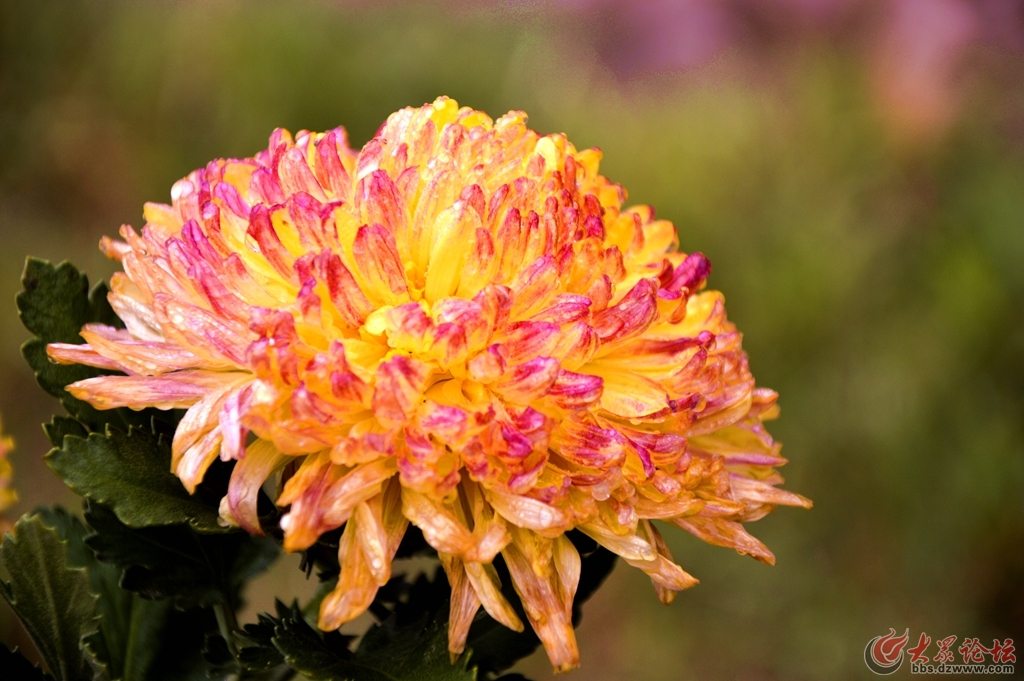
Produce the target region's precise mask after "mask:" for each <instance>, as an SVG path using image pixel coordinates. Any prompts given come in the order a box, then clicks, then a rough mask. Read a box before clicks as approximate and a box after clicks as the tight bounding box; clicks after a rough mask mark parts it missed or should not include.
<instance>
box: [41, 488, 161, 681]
mask: <svg viewBox="0 0 1024 681" xmlns="http://www.w3.org/2000/svg"><path fill="white" fill-rule="evenodd" d="M37 513H38V514H39V516H40V517H41V518H42V519H43V522H44V523H45V524H46V525H48V526H50V527H53V528H54V529H55V530H56V531H57V533H58V534H59V535H60V537H61V539H62V540H63V541H65V542H66V543H67V549H68V564H69V565H70V566H71V567H83V568H85V570H86V573H87V574H88V575H89V585H90V589H91V591H92V593H93V595H95V596H97V597H98V599H99V600H98V603H97V609H98V612H99V615H100V620H99V631H98V632H96V633H94V634H93V635H91V636H89V637H87V638H86V639H85V640H84V650H85V652H86V655H87V656H89V658H88V659H89V663H90V665H91V666H92V667H93V670H94V671H95V673H96V678H107V679H122V680H123V681H136V680H138V681H145V680H146V679H149V678H150V676H151V674H152V673H153V671H154V669H153V666H154V662H155V660H156V658H157V655H158V654H159V653H160V651H161V649H162V647H163V646H165V645H167V644H168V642H171V641H174V640H175V639H174V632H168V631H166V626H165V625H166V623H167V622H168V621H169V617H168V616H169V614H170V613H171V610H172V602H171V601H170V600H168V599H164V600H160V601H153V600H148V599H145V598H142V597H140V596H138V595H136V594H133V593H132V592H130V591H127V590H125V589H122V588H120V586H119V582H120V579H121V570H120V569H118V568H117V567H115V566H114V565H110V564H107V563H102V562H100V561H99V560H97V559H96V555H95V554H94V553H93V551H92V549H90V548H89V547H88V546H86V544H85V537H86V534H87V533H88V531H89V530H88V529H87V528H86V526H85V525H84V524H83V523H82V521H80V520H79V519H78V518H77V517H76V516H74V515H72V514H70V513H68V512H67V511H66V510H64V509H63V508H59V507H58V508H54V509H49V508H43V509H39V510H38V511H37Z"/></svg>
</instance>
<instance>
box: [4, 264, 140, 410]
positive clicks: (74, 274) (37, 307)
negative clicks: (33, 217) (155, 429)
mask: <svg viewBox="0 0 1024 681" xmlns="http://www.w3.org/2000/svg"><path fill="white" fill-rule="evenodd" d="M21 281H22V287H23V288H22V291H21V293H19V294H18V297H17V304H18V312H19V314H20V316H21V321H22V323H23V324H24V325H25V328H27V329H28V330H29V331H30V332H31V333H32V334H33V335H34V336H35V338H32V339H30V340H28V341H26V342H25V344H24V345H22V347H21V354H22V355H23V356H24V357H25V361H27V362H28V364H29V366H30V367H32V370H33V371H34V372H35V375H36V380H37V381H38V382H39V385H40V386H42V388H43V389H44V390H45V391H46V392H48V393H50V394H51V395H53V396H55V397H57V398H59V399H60V401H61V403H62V404H63V405H64V408H65V409H67V410H68V413H69V414H71V415H72V416H74V417H75V418H76V419H78V420H79V421H81V422H82V423H83V424H85V425H86V426H88V427H89V429H90V430H103V426H104V425H105V424H108V423H115V424H118V425H121V426H123V427H127V426H129V425H145V424H146V422H147V420H148V418H149V417H148V416H146V415H145V414H144V413H139V412H132V411H131V410H129V409H114V410H110V411H99V410H97V409H94V408H93V407H92V406H91V405H89V404H87V403H85V402H82V401H81V400H78V399H75V398H74V397H72V396H71V394H70V393H68V392H67V391H66V390H65V389H64V387H65V386H67V385H68V384H70V383H74V382H75V381H81V380H84V379H86V378H92V377H93V376H100V375H102V374H103V373H105V372H102V371H100V370H98V369H94V368H92V367H86V366H82V365H77V364H75V365H61V364H54V363H53V362H51V361H50V358H49V357H47V355H46V346H47V345H48V344H50V343H82V342H84V341H83V340H82V337H81V336H80V335H79V332H80V331H81V329H82V326H83V325H85V324H88V323H90V322H97V323H101V324H108V325H110V326H119V327H123V326H124V325H123V324H122V323H121V321H120V320H119V319H118V318H117V315H115V314H114V311H113V309H111V307H110V304H109V303H108V302H107V287H106V285H105V284H102V283H100V284H98V285H97V286H96V287H95V288H94V289H92V292H90V291H89V279H88V277H86V276H85V275H84V274H82V273H81V272H79V271H78V270H77V269H75V267H74V266H73V265H71V263H68V262H63V263H61V264H60V265H57V266H54V265H52V264H50V263H49V262H47V261H45V260H39V259H36V258H29V259H28V260H27V261H26V262H25V271H24V273H23V274H22V279H21Z"/></svg>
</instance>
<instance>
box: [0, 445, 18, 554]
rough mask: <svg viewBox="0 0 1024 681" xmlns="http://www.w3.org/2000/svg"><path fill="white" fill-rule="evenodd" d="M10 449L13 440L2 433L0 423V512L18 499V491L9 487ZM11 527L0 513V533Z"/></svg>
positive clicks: (12, 472)
mask: <svg viewBox="0 0 1024 681" xmlns="http://www.w3.org/2000/svg"><path fill="white" fill-rule="evenodd" d="M12 449H14V440H12V439H11V438H10V437H8V436H6V435H4V434H3V426H2V425H0V514H2V513H3V512H4V511H6V510H7V509H9V508H10V507H11V506H13V505H14V504H15V503H17V501H18V493H17V492H15V491H14V488H13V487H11V477H12V476H13V474H14V470H13V468H11V462H10V460H9V459H8V458H7V455H8V454H10V453H11V450H12ZM13 527H14V526H13V525H12V524H11V521H10V520H9V519H8V518H5V517H4V516H3V515H0V534H3V533H4V532H8V531H10V530H11V529H12V528H13Z"/></svg>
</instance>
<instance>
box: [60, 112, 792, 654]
mask: <svg viewBox="0 0 1024 681" xmlns="http://www.w3.org/2000/svg"><path fill="white" fill-rule="evenodd" d="M600 158H601V154H600V152H599V151H597V150H595V149H589V150H585V151H577V150H576V149H575V148H574V147H573V146H572V145H571V144H570V143H569V142H568V141H567V140H566V138H565V137H564V136H562V135H547V136H541V135H538V134H537V133H535V132H533V131H532V130H530V129H529V128H527V127H526V117H525V115H524V114H522V113H520V112H512V113H509V114H507V115H505V116H503V117H501V118H499V119H498V120H497V121H492V120H491V119H490V118H488V117H487V116H486V115H485V114H483V113H481V112H479V111H473V110H471V109H468V108H462V109H460V108H459V107H458V105H457V104H456V103H455V102H454V101H452V100H450V99H447V98H440V99H438V100H437V101H435V102H434V103H433V104H430V105H427V106H424V107H421V108H419V109H404V110H402V111H399V112H397V113H395V114H393V115H392V116H391V117H390V118H388V121H387V122H386V123H385V124H384V126H383V127H382V128H381V129H380V131H379V132H378V134H377V136H376V137H374V138H373V139H372V140H370V142H368V143H367V144H366V145H365V146H364V147H363V148H362V149H361V150H360V151H358V152H357V151H355V150H352V149H350V148H349V147H348V144H347V140H346V135H345V132H344V130H343V129H341V128H338V129H335V130H332V131H331V132H328V133H324V134H316V133H309V132H306V131H302V132H300V133H298V135H296V136H295V137H294V138H293V137H292V136H291V135H290V134H289V133H288V132H287V131H284V130H277V131H275V132H274V133H273V135H272V136H271V138H270V145H269V148H268V149H267V150H266V151H261V152H260V153H258V154H257V155H256V156H255V157H254V158H248V159H241V160H238V159H227V160H216V161H213V162H211V163H209V164H208V165H207V166H206V167H205V168H201V169H199V170H196V171H195V172H193V173H191V174H190V175H189V176H188V177H186V178H185V179H183V180H180V181H179V182H177V183H176V184H175V185H174V187H173V188H172V190H171V198H172V205H170V206H167V205H160V204H146V207H145V218H146V222H147V224H146V225H145V227H144V228H143V230H142V234H141V235H139V234H137V233H136V232H135V231H133V230H132V228H131V227H127V226H125V227H123V228H122V229H121V236H122V238H123V239H124V241H115V240H110V239H104V240H103V241H102V243H101V248H102V249H103V251H104V252H106V253H107V254H108V255H109V256H111V257H113V258H116V259H118V260H120V261H121V263H122V265H123V268H124V271H123V272H121V273H118V274H115V275H114V277H113V279H112V281H111V293H110V303H111V304H112V305H113V307H114V309H115V310H116V311H117V313H118V315H119V316H120V317H121V319H122V320H123V321H124V323H125V326H126V327H127V328H125V329H123V330H120V329H115V328H111V327H108V326H101V325H87V326H86V327H85V328H84V329H83V330H82V336H83V337H84V338H85V340H86V341H87V344H85V345H64V344H55V345H51V346H50V356H51V357H52V358H53V359H54V360H56V361H58V362H66V363H71V362H77V363H83V364H88V365H91V366H96V367H102V368H105V369H112V370H117V371H120V372H123V373H124V375H112V376H103V377H99V378H92V379H88V380H85V381H80V382H78V383H75V384H73V385H70V386H68V390H69V391H70V392H71V393H72V394H73V395H75V396H76V397H78V398H80V399H84V400H87V401H88V402H90V403H91V404H93V405H94V406H96V407H97V408H100V409H104V408H114V407H130V408H134V409H141V408H144V407H157V408H161V409H169V408H187V409H188V411H187V413H186V415H185V417H184V418H183V419H182V421H181V423H180V425H179V426H178V429H177V432H176V434H175V437H174V441H173V464H172V465H173V468H174V472H175V473H176V474H177V475H178V476H179V477H180V478H181V480H182V482H183V483H184V485H185V487H187V488H188V489H189V490H194V489H195V487H196V485H197V484H198V483H199V482H200V481H201V480H202V478H203V474H204V472H205V471H206V469H207V467H208V466H209V465H210V463H211V462H212V461H213V460H214V459H215V458H216V457H217V456H220V457H221V458H222V459H225V460H230V459H235V460H237V461H238V463H237V465H236V466H235V468H234V472H233V474H232V477H231V483H230V488H229V491H228V494H227V496H226V497H225V498H224V500H223V502H222V505H221V514H222V516H223V517H224V519H225V520H226V521H227V522H230V523H234V524H237V525H240V526H241V527H243V528H245V529H246V530H248V531H250V532H254V533H258V532H260V526H259V521H258V519H257V515H256V498H257V492H258V490H259V489H260V487H261V486H262V485H263V483H264V482H265V481H266V480H267V479H268V478H269V477H270V476H271V475H274V474H275V473H276V472H277V471H279V470H283V473H282V482H283V487H282V490H281V492H280V495H279V496H278V498H277V500H276V501H277V504H278V505H279V506H281V507H282V508H287V509H288V510H287V513H286V514H285V515H284V516H283V518H282V520H281V527H282V529H283V531H284V543H285V548H286V549H287V550H289V551H298V550H302V549H305V548H307V547H309V546H310V545H311V544H312V543H313V542H315V541H316V539H317V537H319V536H320V535H321V534H322V533H324V532H327V531H329V530H332V529H334V528H337V527H340V526H341V525H343V524H344V525H345V529H344V532H343V534H342V538H341V543H340V548H339V560H340V563H341V574H340V577H339V580H338V585H337V588H336V589H335V590H334V591H333V592H332V593H331V594H330V595H329V596H328V597H327V598H326V599H324V601H323V604H322V607H321V609H320V619H319V624H320V627H321V628H323V629H325V630H330V629H335V628H337V627H338V626H340V625H341V624H342V623H344V622H347V621H349V620H352V619H353V618H355V617H357V616H358V615H359V614H361V613H362V612H363V611H365V610H366V608H367V607H368V606H369V604H370V602H371V601H372V599H373V597H374V595H375V593H376V591H377V589H378V587H380V586H381V585H383V584H384V583H385V582H387V580H388V579H389V577H390V574H391V562H392V558H393V556H394V554H395V551H396V549H397V547H398V544H399V541H400V540H401V538H402V536H403V534H404V533H405V531H406V528H407V526H408V523H413V524H414V525H416V526H417V527H419V528H420V530H422V532H423V535H424V537H425V538H426V540H427V541H428V542H429V543H430V544H431V546H433V547H434V548H436V549H437V551H438V553H439V555H440V557H441V562H442V565H443V566H444V569H445V571H446V572H447V574H448V578H449V581H450V582H451V585H452V590H453V592H452V601H451V617H450V625H449V647H450V649H451V650H452V651H453V653H454V652H459V651H461V650H462V649H463V648H464V646H465V641H466V635H467V631H468V628H469V624H470V622H471V620H472V619H473V616H474V614H475V613H476V611H477V610H478V608H479V607H480V606H481V605H482V606H483V607H484V608H485V609H486V611H487V612H488V613H489V614H490V615H491V616H492V617H494V618H495V619H496V620H498V621H499V622H501V623H503V624H505V625H506V626H509V627H512V628H513V629H519V628H521V627H522V626H523V624H522V623H521V622H520V620H519V619H518V617H517V616H516V614H515V611H514V610H513V608H512V607H511V606H510V604H509V603H508V602H507V601H506V599H505V598H504V597H503V596H502V594H501V590H500V583H499V578H498V574H497V572H496V571H495V569H494V567H493V566H492V564H491V563H492V561H493V560H494V558H495V556H497V554H499V553H500V554H502V556H503V557H504V560H505V563H506V565H507V566H508V569H509V572H510V574H511V579H512V582H513V585H514V587H515V590H516V591H517V592H518V594H519V596H520V598H521V599H522V601H523V605H524V608H525V611H526V614H527V617H528V618H529V621H530V624H531V625H532V626H533V628H534V630H535V631H536V632H537V634H538V636H539V637H540V639H541V640H542V641H543V643H544V646H545V648H546V649H547V652H548V655H549V657H550V659H551V662H552V664H553V665H554V666H555V667H556V668H557V669H559V670H568V669H571V668H573V667H575V666H576V665H577V664H578V662H579V654H578V652H577V647H576V640H575V637H574V633H573V628H572V623H571V621H570V617H571V610H572V600H573V596H574V593H575V590H576V586H577V582H578V579H579V573H580V558H579V555H578V554H577V552H576V550H575V549H574V547H573V544H572V543H571V542H570V541H569V540H568V539H567V538H566V537H565V533H566V532H567V531H568V530H571V529H573V528H576V529H578V530H580V531H582V532H584V533H586V534H587V535H589V536H590V537H592V538H593V539H594V540H596V541H597V542H598V543H599V544H600V545H602V546H604V547H606V548H608V549H609V550H611V551H613V552H615V553H616V554H618V555H619V556H621V557H622V558H623V559H624V560H625V561H626V562H628V563H629V564H630V565H633V566H635V567H638V568H640V569H641V570H643V571H644V572H646V573H647V574H649V575H650V576H651V579H652V580H653V582H654V588H655V591H656V592H657V594H658V596H659V597H660V598H661V600H663V601H665V602H669V601H671V600H672V597H673V596H674V594H675V592H676V591H679V590H681V589H686V588H688V587H690V586H692V585H694V584H695V583H696V581H697V580H696V579H694V578H693V577H691V576H690V575H689V574H687V573H686V572H684V571H683V570H682V569H681V568H680V567H679V566H678V565H676V564H675V563H674V562H673V560H672V558H671V556H670V555H669V552H668V549H667V548H666V546H665V542H664V541H663V540H662V537H661V535H660V533H659V531H658V529H657V527H656V526H655V525H654V523H653V522H652V521H654V520H661V521H665V522H668V523H671V524H673V525H676V526H677V527H680V528H682V529H684V530H686V531H688V532H691V533H693V534H694V535H696V536H698V537H700V538H701V539H703V540H705V541H707V542H710V543H712V544H718V545H722V546H729V547H732V548H734V549H736V550H737V551H739V552H740V553H744V554H749V555H751V556H754V557H755V558H757V559H759V560H762V561H764V562H768V563H771V562H773V560H774V558H773V556H772V554H771V552H770V551H769V550H768V549H767V548H766V547H765V546H764V545H763V544H762V543H761V542H759V541H758V540H757V539H755V538H754V537H752V536H751V535H749V534H748V533H747V532H746V531H745V530H744V528H743V524H742V523H743V522H745V521H749V520H756V519H758V518H761V517H762V516H764V515H765V514H766V513H768V512H769V511H771V510H772V508H773V507H774V506H775V505H777V504H785V505H795V506H809V505H810V503H809V502H808V501H807V500H806V499H804V498H802V497H800V496H797V495H795V494H792V493H790V492H786V491H782V490H780V489H778V488H777V487H776V484H778V483H779V482H781V478H780V476H779V475H778V474H777V473H776V472H775V471H774V467H775V466H778V465H781V464H783V463H785V460H784V459H782V458H781V457H780V456H779V445H777V444H776V443H774V442H773V441H772V439H771V437H770V436H769V435H768V433H767V432H766V431H765V429H764V427H763V426H762V421H763V420H764V419H766V418H769V417H771V416H773V415H774V414H775V406H774V405H775V400H776V394H775V393H773V392H772V391H770V390H765V389H759V388H755V387H754V378H753V376H752V375H751V373H750V371H749V369H748V366H747V358H746V356H745V355H744V353H743V351H742V350H741V348H740V334H739V333H738V332H737V331H736V329H735V327H734V326H733V325H732V324H731V323H729V322H728V321H727V320H726V316H725V308H724V305H723V298H722V295H721V294H720V293H717V292H713V291H703V292H702V291H701V289H702V287H703V286H704V281H705V279H706V277H707V276H708V273H709V272H710V265H709V263H708V260H707V259H706V258H705V257H704V256H703V255H701V254H700V253H693V254H690V255H687V254H685V253H681V252H679V251H678V250H677V237H676V230H675V228H674V227H673V225H672V224H671V223H669V222H666V221H663V220H656V219H655V218H654V215H653V212H652V211H651V209H650V208H646V207H633V208H628V209H623V208H622V203H623V201H624V199H625V191H624V190H623V189H622V188H621V187H619V186H618V185H616V184H613V183H611V182H609V181H608V180H607V179H605V178H604V177H602V176H601V175H599V174H598V161H599V160H600ZM247 442H248V443H249V444H248V445H247V444H246V443H247Z"/></svg>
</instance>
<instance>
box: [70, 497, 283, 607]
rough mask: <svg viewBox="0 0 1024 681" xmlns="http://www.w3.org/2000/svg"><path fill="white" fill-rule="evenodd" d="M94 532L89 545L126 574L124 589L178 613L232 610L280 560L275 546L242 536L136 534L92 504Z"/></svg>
mask: <svg viewBox="0 0 1024 681" xmlns="http://www.w3.org/2000/svg"><path fill="white" fill-rule="evenodd" d="M85 518H86V521H87V522H88V523H89V526H90V527H91V528H92V529H93V530H94V534H91V535H90V536H89V537H87V538H86V540H85V542H86V544H87V545H88V546H89V548H91V549H92V550H93V551H94V552H95V553H96V557H97V558H98V559H99V560H101V561H103V562H105V563H111V564H113V565H116V566H117V567H118V568H119V569H120V570H121V571H122V572H123V576H122V578H121V588H122V589H127V590H128V591H131V592H134V593H137V594H139V595H140V596H142V597H144V598H150V599H155V598H171V599H173V601H174V603H175V605H177V606H178V607H179V608H189V607H195V606H208V605H213V604H228V605H232V606H233V605H234V604H235V602H237V600H238V593H239V591H240V589H241V587H242V585H243V584H244V583H245V582H246V581H247V580H248V579H250V578H251V577H253V576H255V575H256V574H258V573H259V572H262V571H263V570H264V569H266V567H267V566H268V565H269V564H270V563H271V562H272V561H273V559H274V558H276V557H277V554H278V548H277V545H276V544H275V543H274V542H273V541H271V540H269V539H266V538H263V537H252V536H249V535H247V534H244V533H242V532H233V533H230V534H222V535H203V534H198V533H196V532H194V531H192V530H191V529H190V528H189V527H187V526H185V525H166V526H162V527H146V528H139V529H135V528H132V527H129V526H128V525H125V524H124V523H122V522H121V521H120V520H119V519H118V518H117V516H116V515H115V514H114V513H113V512H112V511H111V510H110V509H108V508H106V507H104V506H101V505H98V504H94V503H91V502H90V503H89V506H88V510H87V511H86V513H85Z"/></svg>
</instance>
